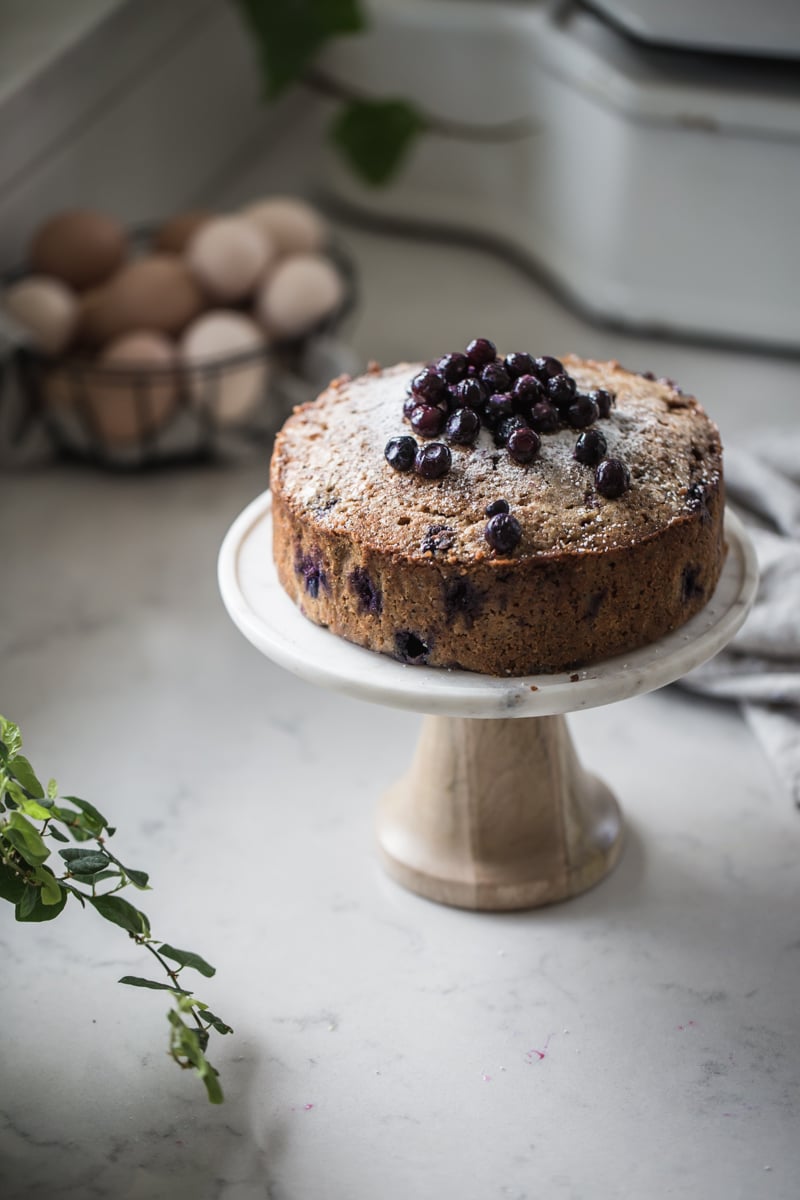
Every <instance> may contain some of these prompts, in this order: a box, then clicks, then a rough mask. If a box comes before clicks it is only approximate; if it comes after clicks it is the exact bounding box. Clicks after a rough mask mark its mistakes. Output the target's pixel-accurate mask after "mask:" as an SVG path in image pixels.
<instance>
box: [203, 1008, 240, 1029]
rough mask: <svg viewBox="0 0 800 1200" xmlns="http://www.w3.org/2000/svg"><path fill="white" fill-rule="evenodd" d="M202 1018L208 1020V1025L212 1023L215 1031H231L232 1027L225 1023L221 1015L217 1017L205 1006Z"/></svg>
mask: <svg viewBox="0 0 800 1200" xmlns="http://www.w3.org/2000/svg"><path fill="white" fill-rule="evenodd" d="M203 1020H204V1021H208V1023H209V1025H212V1026H213V1027H214V1029H216V1031H217V1033H222V1034H225V1033H233V1027H232V1026H230V1025H226V1024H225V1022H224V1021H223V1020H222V1018H221V1017H218V1016H216V1015H215V1014H214V1013H212V1011H211V1009H210V1008H207V1009H206V1011H205V1012H204V1013H203Z"/></svg>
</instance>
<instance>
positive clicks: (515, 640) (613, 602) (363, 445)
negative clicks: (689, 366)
mask: <svg viewBox="0 0 800 1200" xmlns="http://www.w3.org/2000/svg"><path fill="white" fill-rule="evenodd" d="M271 480H272V495H273V547H274V557H275V563H276V567H277V571H278V576H279V578H280V581H281V584H282V586H283V587H284V588H285V590H286V591H287V592H288V594H289V596H290V597H291V598H292V599H293V600H294V601H295V602H296V603H297V604H298V605H299V607H300V608H301V610H302V611H303V612H304V613H305V615H306V616H307V617H309V618H310V619H311V620H312V621H315V622H316V623H317V624H318V625H323V626H327V627H328V628H330V629H331V630H332V631H333V632H334V633H336V634H339V635H340V636H342V637H344V638H347V639H349V640H350V641H352V642H356V643H357V644H359V645H361V646H366V647H367V648H369V649H370V650H376V651H380V652H381V653H384V654H389V655H392V656H394V657H395V658H396V659H398V660H399V661H401V662H404V663H411V664H421V663H424V664H428V665H429V666H435V667H445V668H462V669H465V670H469V671H479V672H482V673H484V674H490V675H530V674H536V673H539V672H557V671H570V670H574V669H575V668H578V667H581V666H584V665H587V664H589V663H592V662H595V661H597V660H599V659H603V658H608V657H611V656H612V655H615V654H620V653H623V652H625V651H628V650H633V649H634V648H636V647H637V646H642V645H645V644H646V643H648V642H652V641H655V640H656V639H658V638H659V637H661V636H663V635H664V634H665V633H667V632H669V631H670V630H672V629H675V628H676V627H677V626H679V625H681V624H682V623H683V622H684V621H686V620H688V618H689V617H691V616H693V615H694V614H695V613H696V612H697V611H698V610H699V609H700V608H702V606H703V605H704V604H705V603H706V602H707V601H708V599H709V598H710V597H711V595H712V593H713V591H714V588H715V586H716V583H717V580H718V578H719V574H720V571H721V569H722V563H723V559H724V554H725V546H724V540H723V529H722V524H723V505H724V493H723V482H722V460H721V447H720V441H719V434H718V432H717V429H716V427H715V426H714V425H713V424H712V422H711V421H710V420H709V419H708V417H707V416H706V414H705V412H704V411H703V409H702V408H701V406H700V405H699V404H698V402H697V401H696V400H695V399H694V397H692V396H688V395H685V394H683V393H682V392H681V390H680V389H679V388H678V387H677V386H675V385H674V384H673V383H672V382H671V381H669V380H665V379H659V380H657V379H655V378H654V377H653V376H652V375H650V374H644V375H643V374H637V373H635V372H632V371H628V370H625V369H624V368H623V367H621V366H620V365H619V364H618V363H616V362H594V361H587V360H582V359H579V358H575V357H567V358H564V359H563V360H558V359H555V358H551V357H547V356H545V357H534V356H533V355H531V354H528V353H522V352H520V353H512V354H508V355H506V356H505V357H501V356H500V355H498V354H497V351H496V349H495V347H494V345H493V344H492V343H491V342H490V341H488V339H486V338H478V339H476V340H475V341H473V342H471V343H470V345H469V346H468V347H467V348H466V351H464V352H459V353H451V354H445V355H444V356H443V357H442V358H441V359H439V360H438V362H436V363H433V364H428V365H424V364H419V363H416V364H410V363H401V364H399V365H398V366H394V367H390V368H389V369H388V370H380V368H379V367H377V366H373V367H371V368H370V370H369V371H368V372H367V373H366V374H365V375H364V376H362V377H361V378H359V379H353V380H351V379H349V378H347V377H343V378H341V379H337V380H334V382H333V383H332V384H331V385H330V386H329V388H328V389H327V390H326V391H325V392H324V393H323V394H322V395H321V396H320V397H319V399H317V400H316V401H314V403H312V404H307V405H304V406H303V407H301V408H298V409H296V410H295V412H294V413H293V415H292V416H291V417H290V418H289V419H288V421H287V422H286V424H285V425H284V427H283V429H282V431H281V432H280V433H279V435H278V438H277V441H276V444H275V451H274V455H273V458H272V468H271Z"/></svg>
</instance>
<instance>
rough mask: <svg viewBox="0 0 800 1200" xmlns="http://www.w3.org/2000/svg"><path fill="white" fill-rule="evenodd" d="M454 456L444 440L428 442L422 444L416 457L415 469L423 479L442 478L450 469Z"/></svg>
mask: <svg viewBox="0 0 800 1200" xmlns="http://www.w3.org/2000/svg"><path fill="white" fill-rule="evenodd" d="M452 462H453V456H452V455H451V453H450V451H449V450H448V448H447V446H445V444H444V442H428V444H427V446H420V448H419V450H417V453H416V456H415V458H414V470H415V471H416V472H417V474H418V475H421V476H422V478H423V479H440V478H441V476H442V475H446V474H447V472H448V471H449V470H450V467H451V465H452Z"/></svg>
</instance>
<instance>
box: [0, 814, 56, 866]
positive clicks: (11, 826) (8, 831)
mask: <svg viewBox="0 0 800 1200" xmlns="http://www.w3.org/2000/svg"><path fill="white" fill-rule="evenodd" d="M3 837H4V838H5V839H6V841H8V842H10V843H11V845H12V846H13V847H14V849H15V850H16V852H17V854H19V855H21V857H22V858H24V859H25V862H26V863H29V864H30V865H31V866H32V867H38V866H40V865H41V864H42V863H43V862H46V860H47V859H48V858H49V857H50V851H49V849H48V848H47V846H45V844H44V842H43V841H42V839H41V837H40V836H39V833H38V830H36V829H34V827H33V825H31V823H30V821H29V820H28V819H27V818H26V817H24V816H23V815H22V813H20V812H12V814H11V816H10V817H9V818H8V824H7V825H6V826H5V828H4V830H3Z"/></svg>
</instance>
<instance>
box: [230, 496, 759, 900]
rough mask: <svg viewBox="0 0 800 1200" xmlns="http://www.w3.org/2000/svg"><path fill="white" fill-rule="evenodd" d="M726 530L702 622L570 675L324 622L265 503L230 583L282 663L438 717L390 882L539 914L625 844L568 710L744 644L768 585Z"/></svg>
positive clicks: (255, 512) (628, 691)
mask: <svg viewBox="0 0 800 1200" xmlns="http://www.w3.org/2000/svg"><path fill="white" fill-rule="evenodd" d="M725 534H726V539H727V542H728V556H727V559H726V562H725V567H724V570H723V573H722V576H721V578H720V581H719V584H718V586H717V590H716V592H715V593H714V595H713V596H712V597H711V599H710V600H709V602H708V604H707V605H706V606H705V608H704V609H703V610H702V611H701V612H700V613H698V614H697V616H695V617H693V618H692V620H691V621H689V622H688V623H687V624H686V625H684V626H682V627H681V628H680V629H677V630H675V632H674V633H671V634H669V635H668V636H667V637H664V638H662V639H661V640H660V641H658V642H655V643H653V644H652V645H650V646H645V647H643V648H642V649H641V650H636V651H634V652H632V653H630V654H627V655H623V656H620V657H617V658H613V659H606V660H605V661H603V662H600V663H594V664H593V665H592V666H590V667H587V668H584V669H583V670H581V671H578V672H576V673H573V674H572V675H538V676H531V677H527V678H513V679H505V678H499V677H494V676H484V675H475V674H472V673H471V672H465V671H443V670H437V669H435V668H432V667H410V666H404V665H403V664H401V663H397V662H394V661H393V660H392V659H390V658H386V657H384V656H383V655H380V654H374V653H372V652H371V651H369V650H363V649H362V648H361V647H359V646H353V645H351V644H350V643H349V642H346V641H344V640H343V639H342V638H338V637H336V636H334V635H333V634H331V633H329V632H328V631H327V630H326V629H322V628H320V627H319V626H317V625H314V624H312V622H311V621H308V620H307V619H306V618H305V617H304V616H303V615H302V613H301V612H300V611H299V609H297V608H296V607H295V606H294V604H293V603H292V602H291V601H290V600H289V598H288V596H287V595H286V594H285V592H284V591H283V589H282V588H281V586H280V584H279V582H278V578H277V575H276V572H275V568H274V565H273V562H272V514H271V500H270V495H269V493H268V492H265V493H264V494H263V495H262V496H259V497H258V498H257V499H256V500H254V501H253V503H252V504H250V505H249V506H248V507H247V508H246V509H245V511H244V512H243V513H242V514H241V515H240V516H239V517H238V518H237V520H236V521H235V522H234V524H233V525H232V526H231V528H230V530H229V531H228V534H227V536H226V538H225V541H224V542H223V545H222V549H221V551H220V557H219V583H220V590H221V592H222V598H223V600H224V602H225V606H226V608H227V609H228V612H229V614H230V616H231V618H232V619H233V621H234V623H235V624H236V625H237V626H238V628H239V629H240V630H241V631H242V633H243V634H244V635H245V637H246V638H248V640H249V641H250V642H252V643H253V645H254V646H256V647H257V649H259V650H260V651H261V652H262V653H263V654H266V655H267V656H268V657H269V658H271V659H273V661H275V662H277V663H279V664H280V665H281V666H283V667H286V668H287V669H288V670H290V671H293V672H294V673H295V674H297V675H300V676H302V677H303V678H304V679H307V680H309V681H310V682H312V683H316V684H321V685H323V686H325V687H331V688H335V689H337V690H339V691H342V692H345V693H346V694H348V695H351V696H355V697H358V698H359V699H361V700H368V701H372V702H373V703H378V704H387V705H391V706H393V707H396V708H405V709H411V710H413V711H416V712H423V713H428V714H431V715H429V716H428V717H427V719H426V721H425V723H424V725H423V728H422V735H421V738H420V742H419V746H418V748H417V752H416V756H415V758H414V761H413V763H412V765H411V768H410V770H409V772H408V774H407V775H406V776H405V777H404V778H403V779H402V780H400V782H399V783H396V784H395V785H394V786H393V787H391V788H390V790H389V791H388V792H387V793H386V795H385V796H384V798H383V800H382V802H381V805H380V808H379V814H378V843H379V846H380V853H381V857H382V860H383V863H384V865H385V867H386V869H387V871H388V873H389V874H390V875H391V876H392V877H393V878H394V879H396V880H397V881H398V883H401V884H402V885H403V886H404V887H406V888H409V889H410V890H411V891H413V892H417V893H418V894H419V895H422V896H426V897H427V898H428V899H430V900H436V901H439V902H440V903H443V904H453V905H457V906H459V907H461V908H471V909H479V910H499V909H519V908H534V907H536V906H537V905H541V904H551V903H553V902H554V901H557V900H564V899H567V898H568V897H570V896H575V895H577V894H578V893H580V892H583V891H585V890H586V889H587V888H590V887H592V886H593V885H594V884H596V883H598V882H599V881H600V880H601V879H602V878H603V877H604V876H605V875H607V874H608V872H609V871H611V870H612V869H613V867H614V865H615V863H616V862H617V859H618V858H619V855H620V850H621V846H622V830H623V824H622V818H621V815H620V812H619V808H618V807H617V803H616V801H615V799H614V797H613V795H612V794H611V792H610V791H609V790H608V788H607V787H606V786H605V784H604V783H602V782H601V781H600V780H599V779H597V778H596V776H594V775H592V774H590V773H589V772H587V771H586V770H584V768H583V767H582V766H581V764H580V762H579V761H578V758H577V756H576V754H575V750H574V748H573V745H572V740H571V738H570V735H569V732H568V730H567V726H566V722H565V720H564V717H563V715H562V714H563V713H567V712H573V711H575V710H577V709H581V708H591V707H594V706H596V705H599V704H610V703H613V702H614V701H616V700H623V699H627V698H628V697H630V696H635V695H638V694H640V693H642V692H648V691H652V690H653V689H655V688H658V687H662V686H663V685H664V684H667V683H672V682H674V680H676V679H679V678H680V676H681V675H683V674H685V673H686V672H687V671H689V670H691V669H692V668H693V667H696V666H699V665H700V663H702V662H705V661H706V660H707V659H709V658H711V657H712V656H713V655H714V654H716V653H717V651H719V650H721V649H722V647H723V646H724V645H725V644H726V643H727V642H728V641H729V640H730V638H732V637H733V635H734V633H735V632H736V630H737V629H738V628H739V627H740V625H741V624H742V622H743V621H744V618H745V616H746V615H747V612H748V610H749V608H750V606H751V604H752V602H753V599H754V597H755V591H756V585H757V581H758V575H757V568H756V561H755V554H754V552H753V548H752V545H751V543H750V540H749V538H748V536H747V534H746V532H745V530H744V528H743V526H742V525H741V522H740V521H739V520H738V519H737V518H736V516H735V515H734V514H733V513H730V512H728V513H727V514H726V524H725Z"/></svg>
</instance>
